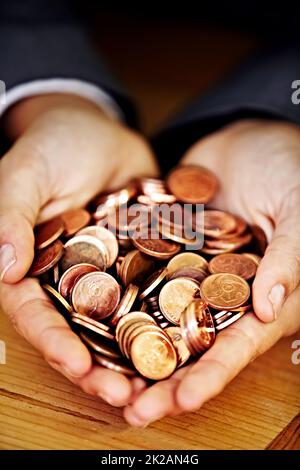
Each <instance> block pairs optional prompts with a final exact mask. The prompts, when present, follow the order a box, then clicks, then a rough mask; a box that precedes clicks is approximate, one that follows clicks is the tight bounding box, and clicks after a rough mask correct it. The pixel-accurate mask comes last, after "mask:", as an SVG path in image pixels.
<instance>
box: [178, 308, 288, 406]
mask: <svg viewBox="0 0 300 470" xmlns="http://www.w3.org/2000/svg"><path fill="white" fill-rule="evenodd" d="M281 335H282V328H281V325H280V324H278V323H277V322H276V323H270V324H264V323H262V322H260V320H258V319H257V318H256V316H255V315H254V314H253V313H249V314H247V315H245V316H244V317H243V318H242V319H241V320H239V322H238V323H237V324H236V325H232V326H230V327H228V328H226V330H224V331H222V333H220V334H219V335H218V336H217V339H216V342H215V344H214V345H213V347H212V348H211V349H210V350H208V351H207V352H206V353H205V354H204V355H203V356H202V357H201V358H200V359H199V360H198V362H197V363H196V364H195V365H193V366H192V367H191V368H190V370H189V371H188V373H187V375H186V376H185V377H184V379H183V380H182V382H181V383H180V384H179V387H178V389H177V392H176V400H177V403H178V405H179V406H180V407H181V408H182V409H183V410H184V411H194V410H197V409H198V408H200V407H201V406H202V405H203V403H205V402H206V401H208V400H209V399H211V398H213V397H214V396H216V395H218V394H219V393H220V392H221V391H222V390H223V389H224V387H225V386H226V385H227V384H228V383H229V382H230V381H231V380H232V379H233V378H234V377H235V376H236V375H237V374H238V373H239V372H240V371H241V370H242V369H243V368H244V367H245V366H246V365H247V364H248V363H249V362H251V361H252V360H253V359H255V357H257V356H258V355H259V354H262V353H263V352H264V351H265V350H266V349H268V348H269V347H271V346H272V345H273V344H274V343H275V342H276V341H277V340H278V339H279V338H280V337H281Z"/></svg>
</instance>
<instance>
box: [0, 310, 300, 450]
mask: <svg viewBox="0 0 300 470" xmlns="http://www.w3.org/2000/svg"><path fill="white" fill-rule="evenodd" d="M299 337H300V334H299V335H298V338H299ZM0 339H2V340H4V341H5V342H6V346H7V364H6V365H0V449H265V448H267V447H269V448H276V449H289V448H294V449H296V448H298V449H300V435H299V428H300V415H298V416H297V413H298V412H299V405H300V374H299V371H300V366H295V365H293V364H292V363H291V351H292V350H291V343H292V339H293V338H287V339H284V340H282V341H280V342H279V343H278V344H277V345H276V346H275V347H274V348H273V349H272V350H270V351H269V352H268V353H266V354H265V355H264V356H262V357H261V358H259V359H257V360H256V361H255V362H254V363H252V364H251V365H249V366H248V367H247V369H246V370H245V371H244V372H242V373H241V374H240V376H239V377H238V378H236V379H235V380H234V381H233V382H232V383H231V384H230V385H229V386H228V387H227V388H226V390H225V391H224V392H223V393H222V394H221V395H219V396H218V397H217V398H215V399H214V400H212V401H211V402H209V403H207V404H206V405H204V406H203V408H202V409H201V410H200V411H198V412H197V413H191V414H187V415H185V416H181V417H177V418H168V419H164V420H161V421H159V422H157V423H155V424H152V425H151V426H150V427H149V428H147V429H143V430H140V429H138V430H137V429H133V428H130V427H128V426H127V425H126V424H125V422H124V421H123V418H122V411H121V410H120V409H118V408H112V407H111V406H109V405H106V404H104V403H103V402H102V401H101V400H100V399H95V398H92V397H89V396H88V395H86V394H84V393H83V392H81V391H80V390H79V389H78V388H77V387H75V386H74V385H73V384H71V383H69V382H68V381H67V380H66V379H65V378H64V377H63V376H61V375H60V374H58V373H57V372H55V371H54V370H52V369H51V368H50V367H49V366H48V365H47V364H46V362H45V361H44V360H43V359H42V358H41V357H40V356H39V354H38V353H37V352H36V351H35V350H34V349H33V348H32V347H31V346H30V345H29V344H28V343H26V342H25V341H24V340H23V339H22V338H20V337H19V336H18V334H17V333H15V332H14V330H13V328H12V326H11V325H10V324H9V323H8V321H7V319H6V318H5V317H4V315H3V314H0ZM293 420H294V421H293Z"/></svg>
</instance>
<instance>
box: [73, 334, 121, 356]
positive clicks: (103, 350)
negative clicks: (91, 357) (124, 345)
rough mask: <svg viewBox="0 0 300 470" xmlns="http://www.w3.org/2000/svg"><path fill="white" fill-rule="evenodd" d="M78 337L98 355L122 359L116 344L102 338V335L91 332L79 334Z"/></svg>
mask: <svg viewBox="0 0 300 470" xmlns="http://www.w3.org/2000/svg"><path fill="white" fill-rule="evenodd" d="M79 336H80V338H81V339H82V340H83V342H84V343H85V344H86V345H87V346H88V347H89V348H91V349H92V350H93V351H95V352H97V353H99V354H103V355H104V356H106V357H114V358H118V357H122V356H121V353H120V351H118V349H117V347H116V343H115V342H114V341H112V340H108V339H106V338H104V337H103V336H102V335H99V334H96V333H93V332H89V333H87V332H85V333H83V332H80V333H79Z"/></svg>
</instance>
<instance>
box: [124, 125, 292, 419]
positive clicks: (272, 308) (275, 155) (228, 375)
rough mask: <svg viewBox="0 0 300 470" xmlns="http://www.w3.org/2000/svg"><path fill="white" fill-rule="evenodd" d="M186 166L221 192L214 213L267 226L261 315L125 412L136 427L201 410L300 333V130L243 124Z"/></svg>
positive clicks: (208, 141)
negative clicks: (202, 171) (212, 177)
mask: <svg viewBox="0 0 300 470" xmlns="http://www.w3.org/2000/svg"><path fill="white" fill-rule="evenodd" d="M182 163H185V164H198V165H204V166H206V167H208V168H210V169H211V170H212V171H213V172H214V173H215V174H216V175H217V176H218V178H219V180H220V185H221V187H220V191H219V193H218V195H217V196H216V198H215V200H214V201H212V203H211V206H212V207H215V208H218V209H224V210H228V211H231V212H233V213H236V214H238V215H241V216H243V217H244V218H245V219H246V220H247V221H248V222H249V223H252V224H258V225H260V226H261V227H262V228H263V229H264V230H265V233H266V234H267V237H268V239H269V242H270V244H269V247H268V249H267V251H266V254H265V256H264V258H263V260H262V262H261V264H260V266H259V268H258V271H257V275H256V278H255V281H254V284H253V303H254V309H255V313H256V315H255V314H254V313H251V314H247V315H245V316H244V317H243V318H242V319H241V320H239V322H237V323H236V324H233V325H232V326H230V327H229V328H227V329H226V330H224V331H223V332H221V333H220V334H219V335H218V336H217V340H216V342H215V344H214V345H213V347H212V348H211V349H210V350H209V351H207V352H206V353H205V354H204V355H203V356H202V357H201V358H200V359H199V360H198V362H197V363H195V364H194V365H190V366H188V367H186V368H183V369H180V370H178V371H177V372H176V373H175V374H174V375H173V376H172V377H171V378H170V379H168V380H165V381H163V382H160V383H157V384H155V385H153V386H152V387H150V388H148V389H146V390H145V391H143V392H142V393H141V394H140V395H139V396H138V397H137V398H136V400H135V401H134V403H133V404H132V406H129V407H127V408H126V409H125V418H126V419H127V421H128V422H129V423H130V424H132V425H135V426H145V425H147V424H149V423H150V422H152V421H155V420H157V419H160V418H162V417H163V416H166V415H174V414H178V413H180V412H184V411H191V410H196V409H197V408H199V407H200V406H202V404H203V403H204V402H206V401H208V400H209V399H210V398H212V397H213V396H215V395H217V394H218V393H220V392H221V391H222V390H223V388H224V387H225V386H226V384H227V383H228V382H230V381H231V380H232V379H233V378H234V377H235V376H236V375H237V374H238V373H239V372H240V371H241V370H242V369H243V368H244V367H245V366H246V365H247V364H248V363H249V362H250V361H252V360H253V359H255V358H256V357H257V356H258V355H260V354H262V353H263V352H264V351H266V350H267V349H268V348H270V347H271V346H272V345H273V344H275V342H277V341H278V340H279V338H280V337H282V336H285V335H290V334H292V333H295V332H296V331H297V330H298V329H299V328H300V313H299V312H300V286H299V280H300V234H299V230H298V227H299V220H300V128H298V127H296V126H294V125H289V124H285V123H280V122H272V121H270V122H268V121H260V120H257V121H256V120H255V121H254V120H253V121H243V122H238V123H235V124H233V125H230V126H228V127H226V128H224V129H222V130H221V131H219V132H216V133H214V134H212V135H210V136H208V137H206V138H205V139H203V140H200V141H199V142H197V143H196V144H195V145H194V146H193V147H192V148H191V149H190V150H189V151H188V152H187V154H186V155H185V156H184V158H183V161H182ZM263 322H265V323H263Z"/></svg>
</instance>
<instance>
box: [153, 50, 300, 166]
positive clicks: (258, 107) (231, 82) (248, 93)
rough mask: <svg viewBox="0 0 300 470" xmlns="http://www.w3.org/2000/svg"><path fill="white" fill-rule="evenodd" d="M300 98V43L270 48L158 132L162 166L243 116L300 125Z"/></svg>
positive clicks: (155, 142)
mask: <svg viewBox="0 0 300 470" xmlns="http://www.w3.org/2000/svg"><path fill="white" fill-rule="evenodd" d="M297 79H298V83H297ZM292 84H294V88H292ZM297 87H298V88H299V90H298V91H297ZM292 96H293V100H292ZM299 98H300V42H296V41H291V42H286V43H285V44H284V45H281V46H273V47H269V48H268V49H266V50H265V51H263V52H261V53H259V55H258V54H257V55H256V56H255V57H253V58H251V59H250V60H248V61H247V62H245V63H244V64H243V65H242V66H240V67H239V68H238V69H237V70H236V71H235V72H234V73H233V74H232V75H231V76H230V77H228V78H227V79H226V81H224V82H223V83H221V84H220V85H219V86H217V87H216V88H215V89H213V90H211V91H210V92H209V93H208V94H207V95H206V96H204V97H201V98H200V99H197V100H196V101H195V102H194V103H193V104H191V105H190V106H188V107H187V108H186V109H184V110H183V112H182V113H180V114H179V115H178V116H177V117H175V119H174V120H173V121H172V122H170V123H169V124H168V125H167V126H166V127H165V128H164V129H162V131H161V132H160V133H159V134H158V135H156V136H155V137H154V139H153V144H154V148H155V150H156V152H157V154H158V156H159V159H160V162H161V166H162V169H163V170H165V171H167V170H168V169H170V168H171V167H172V166H174V165H175V164H176V163H177V162H178V161H179V159H180V157H181V156H182V155H183V153H184V152H185V151H186V150H187V149H188V148H189V147H190V146H191V145H192V144H193V143H194V142H196V141H197V140H199V139H200V138H201V137H203V136H205V135H207V134H209V133H211V132H213V131H215V130H217V129H220V128H221V127H223V126H224V125H226V124H229V123H230V122H232V121H235V120H238V119H244V118H268V119H270V118H271V119H279V120H286V121H289V122H292V123H296V124H300V104H297V102H298V103H299V101H300V99H299ZM293 101H294V103H293Z"/></svg>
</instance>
